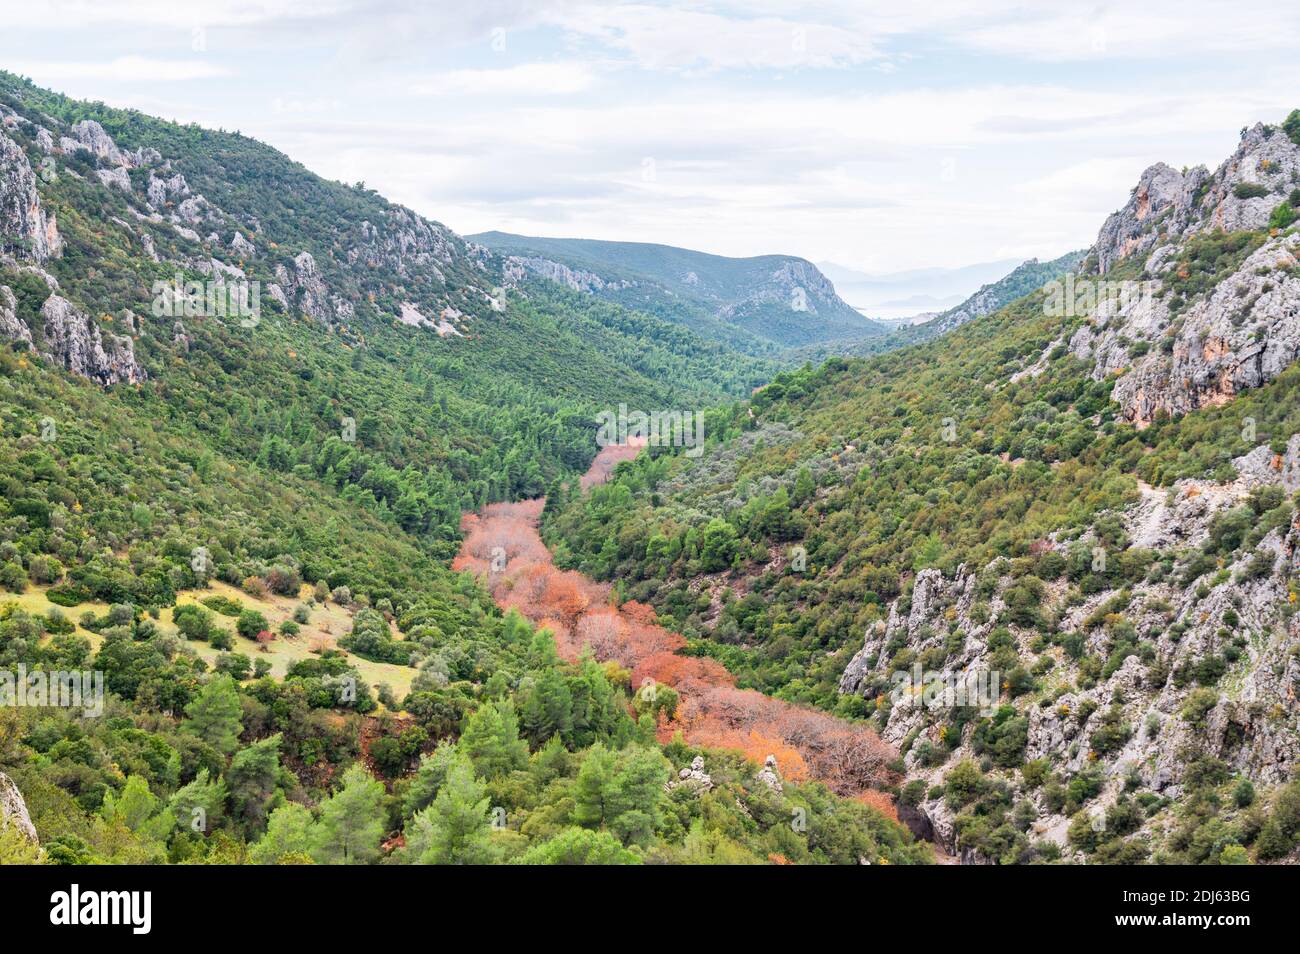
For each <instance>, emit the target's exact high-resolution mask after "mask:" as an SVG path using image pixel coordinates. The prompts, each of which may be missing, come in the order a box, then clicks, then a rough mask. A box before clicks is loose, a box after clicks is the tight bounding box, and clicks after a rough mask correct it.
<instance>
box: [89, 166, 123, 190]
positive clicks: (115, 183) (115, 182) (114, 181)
mask: <svg viewBox="0 0 1300 954" xmlns="http://www.w3.org/2000/svg"><path fill="white" fill-rule="evenodd" d="M95 175H97V176H98V177H99V181H100V182H102V183H103V184H104V185H106V186H111V187H112V188H115V189H121V190H122V191H123V192H130V191H131V177H130V176H129V175H127V172H126V168H125V167H124V166H118V167H117V168H115V169H96V170H95Z"/></svg>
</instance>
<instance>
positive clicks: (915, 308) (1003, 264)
mask: <svg viewBox="0 0 1300 954" xmlns="http://www.w3.org/2000/svg"><path fill="white" fill-rule="evenodd" d="M1019 264H1020V262H1019V261H1018V260H1017V259H1014V258H1004V259H998V260H997V261H992V262H979V263H976V264H974V265H964V266H961V267H960V268H913V269H908V270H906V271H901V272H880V273H872V272H864V271H860V270H858V269H855V268H850V267H848V266H846V265H838V264H836V263H834V262H818V263H817V267H818V268H819V269H821V271H822V274H824V275H825V276H826V277H827V278H829V279H830V280H831V281H832V282H834V283H835V289H836V291H838V292H839V294H840V297H841V298H843V299H844V300H845V301H847V302H848V303H849V304H850V305H852V306H853V307H854V308H856V309H857V310H858V311H860V312H862V313H863V314H864V315H866V316H867V317H869V318H872V319H875V320H877V321H896V320H898V319H910V318H914V317H915V316H917V315H920V314H923V313H926V312H931V313H933V312H940V311H943V310H944V309H946V308H952V307H954V306H956V305H959V304H961V303H962V302H963V301H964V300H965V299H966V297H967V296H968V295H970V293H971V291H972V289H975V288H979V287H980V286H981V285H985V284H988V283H989V282H995V281H997V280H998V279H1000V278H1002V277H1004V276H1005V275H1006V274H1007V273H1008V272H1010V271H1011V270H1012V269H1014V268H1015V267H1016V266H1017V265H1019Z"/></svg>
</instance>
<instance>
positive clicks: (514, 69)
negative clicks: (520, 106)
mask: <svg viewBox="0 0 1300 954" xmlns="http://www.w3.org/2000/svg"><path fill="white" fill-rule="evenodd" d="M594 82H595V74H594V73H593V71H592V68H591V67H590V66H589V65H588V64H586V63H524V64H521V65H519V66H511V67H506V68H504V69H493V70H451V71H448V72H444V73H435V74H434V75H432V76H429V77H427V78H425V79H422V80H417V81H416V82H414V83H412V84H411V86H410V87H409V89H410V92H411V93H412V94H414V95H416V96H446V95H462V96H464V95H479V96H518V97H531V96H559V95H568V94H573V93H580V92H582V91H583V90H586V89H588V88H589V87H591V85H592V84H593V83H594Z"/></svg>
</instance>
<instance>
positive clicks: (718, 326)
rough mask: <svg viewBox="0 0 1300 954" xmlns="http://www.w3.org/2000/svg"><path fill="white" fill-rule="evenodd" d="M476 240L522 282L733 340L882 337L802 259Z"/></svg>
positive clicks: (577, 242)
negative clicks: (541, 281)
mask: <svg viewBox="0 0 1300 954" xmlns="http://www.w3.org/2000/svg"><path fill="white" fill-rule="evenodd" d="M468 238H469V240H470V241H471V242H476V243H478V244H480V245H483V246H485V247H487V248H489V249H491V250H493V251H494V252H497V253H499V254H501V255H502V256H503V257H504V260H505V267H506V269H507V270H508V271H509V272H510V273H511V274H512V275H513V276H514V277H516V278H518V279H522V278H523V277H524V276H525V275H533V276H538V277H541V278H545V279H549V280H551V281H555V282H558V283H560V284H563V285H567V286H568V287H569V288H572V289H574V290H576V291H582V292H586V293H590V294H596V295H599V296H601V297H604V298H608V299H610V300H612V301H617V302H619V303H620V304H624V305H626V306H628V307H634V308H639V309H642V310H647V311H650V312H652V313H653V314H656V315H659V316H660V317H664V318H668V319H669V320H677V321H681V322H682V323H684V324H686V325H688V327H692V328H693V329H694V330H696V331H699V332H700V333H702V334H708V333H711V332H713V333H716V332H719V331H721V333H722V334H723V335H725V336H726V338H725V339H724V340H728V341H729V343H747V344H749V346H750V347H751V348H752V347H754V346H755V344H756V342H765V343H767V344H768V345H769V346H770V345H776V346H782V347H784V346H794V345H801V344H808V343H811V342H827V341H833V340H837V339H842V338H849V337H861V336H868V335H872V334H880V333H882V329H880V328H879V327H878V326H877V325H875V323H873V322H871V321H869V320H867V319H865V318H863V317H862V316H861V315H860V314H859V313H858V312H857V311H855V310H854V309H853V308H851V307H849V306H848V305H847V304H845V302H844V301H843V300H841V299H840V297H839V296H838V295H837V294H836V292H835V287H834V286H833V285H832V284H831V283H830V281H829V280H827V278H826V276H825V275H823V274H822V273H821V272H819V271H818V270H817V268H816V267H815V266H814V265H812V263H810V262H808V261H806V260H804V259H802V258H794V257H792V256H788V255H761V256H757V257H754V258H726V257H724V256H721V255H710V254H708V253H705V252H695V251H691V250H689V249H684V248H674V247H672V246H668V245H651V244H646V243H641V242H602V241H595V240H592V239H562V238H534V237H530V236H524V235H510V234H508V233H505V232H483V233H481V234H478V235H471V236H469V237H468ZM769 350H770V348H769Z"/></svg>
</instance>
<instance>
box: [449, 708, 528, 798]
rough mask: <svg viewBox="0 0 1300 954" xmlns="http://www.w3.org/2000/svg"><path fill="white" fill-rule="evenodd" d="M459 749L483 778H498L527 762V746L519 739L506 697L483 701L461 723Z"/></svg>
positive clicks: (517, 724)
mask: <svg viewBox="0 0 1300 954" xmlns="http://www.w3.org/2000/svg"><path fill="white" fill-rule="evenodd" d="M460 751H461V752H463V753H464V754H465V755H467V756H468V757H469V759H470V761H471V762H473V763H474V769H475V771H477V772H479V773H480V774H482V775H483V776H484V777H485V778H489V779H493V778H500V777H501V776H503V775H508V774H510V773H511V772H513V771H515V770H516V769H521V768H524V767H525V766H526V765H527V764H528V746H527V744H526V743H525V742H524V741H523V740H522V739H520V738H519V721H518V719H517V718H516V717H515V707H514V705H513V704H512V703H511V702H509V701H508V700H507V701H505V702H501V703H494V702H485V703H483V705H481V706H479V707H478V709H477V710H476V711H475V712H474V714H473V715H471V716H470V717H469V721H468V722H467V723H466V725H465V731H464V733H462V735H461V737H460Z"/></svg>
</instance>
